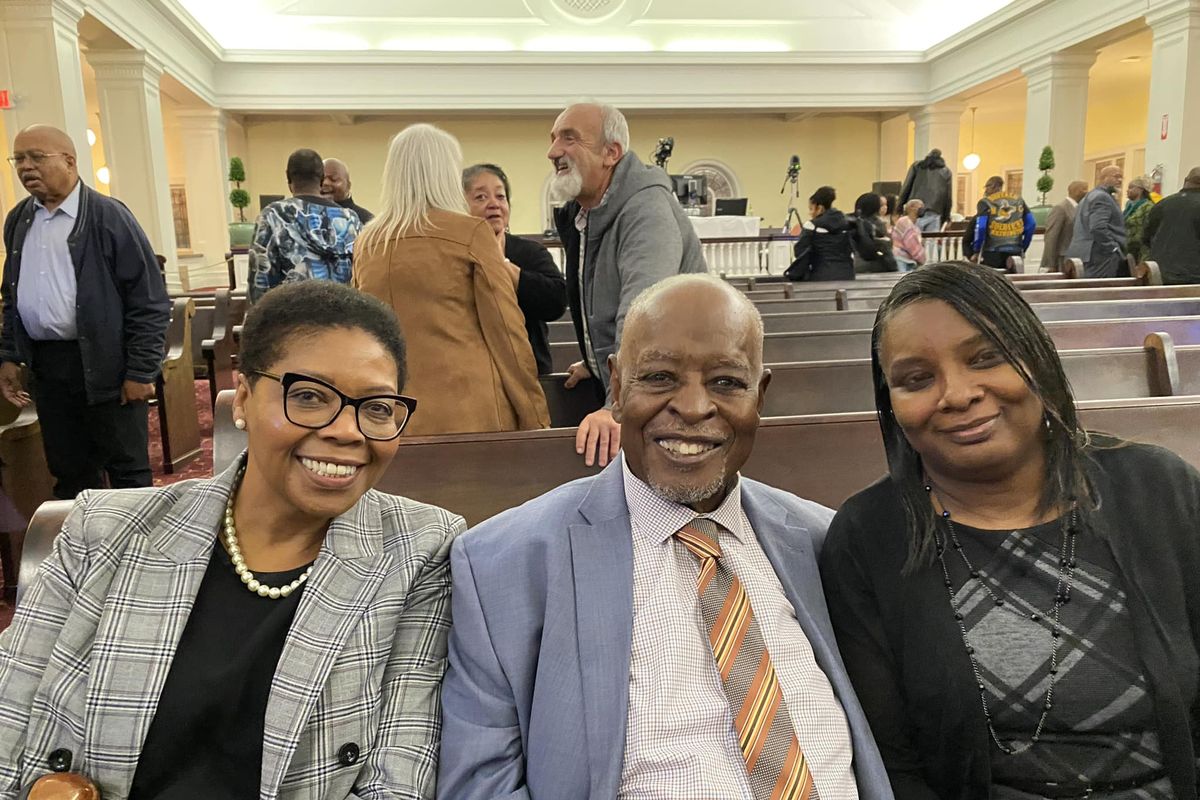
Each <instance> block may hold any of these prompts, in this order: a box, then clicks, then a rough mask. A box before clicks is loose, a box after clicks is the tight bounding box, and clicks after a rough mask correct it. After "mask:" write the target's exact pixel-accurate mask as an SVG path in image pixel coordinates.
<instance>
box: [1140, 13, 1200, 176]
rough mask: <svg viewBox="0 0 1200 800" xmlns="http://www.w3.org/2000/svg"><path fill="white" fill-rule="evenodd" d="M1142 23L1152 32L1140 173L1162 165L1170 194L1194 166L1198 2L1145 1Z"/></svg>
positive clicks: (1199, 95) (1198, 141) (1199, 91)
mask: <svg viewBox="0 0 1200 800" xmlns="http://www.w3.org/2000/svg"><path fill="white" fill-rule="evenodd" d="M1146 22H1147V23H1149V25H1150V27H1151V29H1152V30H1153V31H1154V46H1153V50H1152V53H1153V56H1152V58H1153V60H1152V62H1151V67H1150V114H1149V121H1148V123H1147V130H1146V172H1150V171H1152V170H1153V169H1154V167H1155V165H1157V164H1162V166H1163V194H1171V193H1173V192H1176V191H1178V190H1179V187H1180V185H1181V184H1182V182H1183V176H1184V175H1186V174H1187V172H1188V170H1189V169H1191V168H1192V167H1197V166H1200V0H1151V3H1150V10H1149V12H1148V13H1147V14H1146ZM1164 120H1165V124H1166V137H1165V138H1164V137H1163V126H1164Z"/></svg>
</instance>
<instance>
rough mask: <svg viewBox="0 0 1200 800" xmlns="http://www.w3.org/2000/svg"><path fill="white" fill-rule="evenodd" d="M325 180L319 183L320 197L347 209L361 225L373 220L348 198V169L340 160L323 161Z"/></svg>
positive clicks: (371, 215)
mask: <svg viewBox="0 0 1200 800" xmlns="http://www.w3.org/2000/svg"><path fill="white" fill-rule="evenodd" d="M324 164H325V178H324V179H323V180H322V181H321V196H322V197H325V198H328V199H329V200H332V201H333V202H335V203H337V204H338V205H339V206H341V207H342V208H348V209H350V210H351V211H353V212H354V213H355V214H358V219H359V221H360V222H362V224H363V225H366V224H367V223H368V222H370V221H371V220H373V219H375V215H374V214H372V213H371V212H370V211H367V210H366V209H365V208H363V207H362V206H360V205H359V204H358V203H356V202H354V198H353V197H351V196H350V169H349V168H348V167H347V166H346V162H345V161H342V160H341V159H340V158H327V159H325V162H324Z"/></svg>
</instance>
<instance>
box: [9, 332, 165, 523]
mask: <svg viewBox="0 0 1200 800" xmlns="http://www.w3.org/2000/svg"><path fill="white" fill-rule="evenodd" d="M32 365H33V370H32V372H33V381H32V390H33V396H34V401H35V402H36V403H37V412H38V421H39V423H40V424H41V428H42V446H43V447H44V448H45V450H46V464H47V465H48V466H49V467H50V474H51V475H53V476H54V480H55V484H54V496H55V497H57V498H59V499H60V500H70V499H72V498H74V497H75V495H77V494H79V493H80V492H81V491H83V490H84V489H98V488H101V487H103V486H104V482H103V480H102V475H103V474H107V477H108V485H109V486H110V487H112V488H114V489H124V488H128V487H132V486H149V485H150V484H151V473H150V454H149V453H148V452H147V449H146V448H147V443H148V441H149V434H148V432H147V429H146V403H145V402H137V403H129V404H127V405H121V401H120V399H116V400H109V401H107V402H104V403H99V404H97V405H89V404H88V399H87V391H86V389H85V388H84V382H83V359H82V358H81V356H80V354H79V344H78V343H76V342H34V343H33V359H32Z"/></svg>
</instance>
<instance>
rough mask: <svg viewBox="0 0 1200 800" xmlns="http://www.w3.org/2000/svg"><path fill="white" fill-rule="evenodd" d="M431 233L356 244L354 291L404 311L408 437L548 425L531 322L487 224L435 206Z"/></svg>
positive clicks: (401, 322) (399, 313) (401, 313)
mask: <svg viewBox="0 0 1200 800" xmlns="http://www.w3.org/2000/svg"><path fill="white" fill-rule="evenodd" d="M429 220H430V223H431V224H430V226H429V228H428V229H427V230H426V231H425V233H423V234H416V233H404V234H401V235H399V236H398V237H393V238H392V239H390V240H388V241H386V242H375V241H374V237H371V236H370V234H369V229H368V235H367V241H366V242H365V243H364V244H365V245H366V246H364V247H362V248H361V249H358V248H356V252H355V257H354V285H355V286H356V287H358V288H359V289H361V290H362V291H364V292H366V293H367V294H370V295H373V296H375V297H378V298H379V299H380V300H382V301H383V302H385V303H387V304H388V305H390V306H391V307H392V308H394V309H395V310H396V316H397V317H399V318H400V326H401V327H402V328H403V330H404V338H405V340H406V341H407V343H408V380H407V381H406V383H405V387H404V393H405V394H407V395H410V396H412V397H415V398H416V399H417V403H418V405H417V412H416V414H415V415H414V416H413V418H412V421H411V422H410V423H409V425H408V427H407V428H406V429H405V431H404V433H405V435H406V436H422V435H430V434H439V433H481V432H490V431H512V430H533V429H536V428H548V427H549V426H550V414H549V412H548V411H547V409H546V398H545V395H543V394H542V388H541V386H540V385H539V384H538V378H537V365H536V364H535V363H534V360H533V350H532V349H531V348H530V346H529V338H528V334H526V332H525V317H524V316H523V315H522V314H521V310H520V308H518V307H517V293H516V289H515V288H513V282H512V278H511V277H510V275H509V271H508V268H507V267H506V266H505V265H504V255H503V254H502V253H501V252H500V246H499V244H498V243H497V242H496V236H495V234H493V233H492V229H491V227H490V226H489V225H488V223H487V222H486V221H485V220H482V219H478V218H476V217H470V216H467V215H465V214H456V213H454V212H451V211H441V210H436V209H435V210H431V211H430V212H429Z"/></svg>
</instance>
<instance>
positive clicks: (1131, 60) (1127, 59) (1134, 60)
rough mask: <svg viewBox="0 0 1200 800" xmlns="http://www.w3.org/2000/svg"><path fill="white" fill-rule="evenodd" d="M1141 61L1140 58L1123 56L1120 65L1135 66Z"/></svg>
mask: <svg viewBox="0 0 1200 800" xmlns="http://www.w3.org/2000/svg"><path fill="white" fill-rule="evenodd" d="M1141 60H1142V57H1141V56H1125V57H1124V58H1122V59H1121V63H1122V64H1136V63H1137V62H1139V61H1141Z"/></svg>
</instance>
